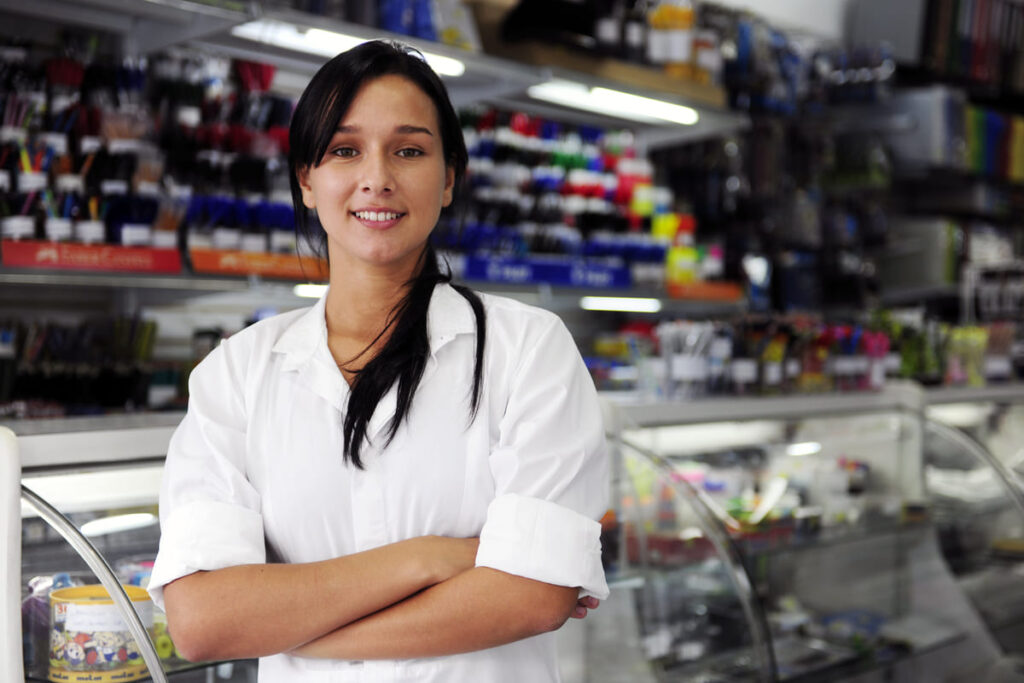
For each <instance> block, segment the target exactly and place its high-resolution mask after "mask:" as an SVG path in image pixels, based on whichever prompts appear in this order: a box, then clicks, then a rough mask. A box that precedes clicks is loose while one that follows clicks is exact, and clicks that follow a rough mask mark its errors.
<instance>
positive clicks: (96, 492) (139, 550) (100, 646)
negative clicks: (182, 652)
mask: <svg viewBox="0 0 1024 683" xmlns="http://www.w3.org/2000/svg"><path fill="white" fill-rule="evenodd" d="M161 470H162V465H160V464H148V465H121V466H118V467H116V468H100V469H94V470H91V471H60V472H45V473H44V472H39V473H30V474H26V475H25V476H24V477H23V479H22V481H23V483H24V484H25V486H26V487H27V488H29V489H30V490H31V491H33V492H34V493H36V494H38V495H39V497H41V498H42V499H43V500H44V501H46V502H47V503H49V504H50V505H52V506H53V507H54V508H55V509H56V510H57V511H59V512H60V513H61V514H62V515H64V517H66V518H67V520H68V521H69V522H70V523H71V524H72V525H73V526H74V527H76V528H77V529H78V530H79V531H81V532H82V533H83V534H84V535H85V536H86V537H87V538H88V539H89V541H90V542H91V544H92V545H93V546H94V547H95V549H96V550H97V551H98V552H99V554H100V555H101V556H102V557H103V558H104V559H105V560H106V562H107V563H108V564H109V565H110V567H111V569H113V571H114V573H115V574H116V576H117V579H118V581H119V582H120V583H121V584H122V585H123V586H126V587H127V590H128V591H129V594H130V595H131V596H132V600H133V606H135V607H136V612H137V613H138V614H139V615H140V617H141V618H142V619H143V622H144V624H145V626H146V628H147V630H148V631H149V633H150V634H151V638H152V640H153V642H154V644H155V645H156V648H157V651H158V654H159V656H160V660H161V664H162V665H163V669H164V670H165V671H167V672H169V673H170V674H171V677H170V680H172V681H177V682H178V683H188V682H191V681H197V682H198V681H205V680H207V672H206V669H208V668H209V666H210V665H209V664H194V663H191V662H188V661H186V660H184V659H183V658H181V657H180V656H179V655H178V653H177V650H176V649H175V647H174V643H173V641H172V640H171V639H170V635H169V634H168V633H167V629H166V618H165V617H164V615H163V613H162V612H161V611H160V610H158V609H156V607H155V606H154V605H152V603H151V602H150V601H149V600H148V596H146V595H145V591H144V590H143V589H144V587H145V586H146V584H147V583H148V577H149V571H150V568H151V566H152V561H153V559H154V558H155V557H156V551H157V545H158V542H159V534H160V531H159V526H158V523H157V507H156V502H157V493H158V490H159V482H160V473H161ZM21 539H22V570H21V578H22V581H21V585H22V629H23V632H24V638H23V640H24V661H25V673H26V680H38V681H47V680H69V678H68V677H72V678H71V679H70V680H85V678H83V677H86V676H93V677H94V678H92V679H90V680H96V681H104V680H110V681H132V680H149V677H148V676H146V673H145V666H144V663H143V662H142V660H141V657H140V652H139V648H138V646H137V645H136V644H135V639H134V638H132V636H131V634H130V633H129V632H128V630H127V627H126V626H124V624H123V622H121V621H119V620H118V618H117V617H116V615H115V614H114V609H115V608H114V607H113V605H107V603H106V601H105V600H103V599H102V595H100V593H102V594H103V595H107V593H106V591H105V589H102V587H101V586H100V584H101V580H100V578H99V577H98V576H97V575H96V574H94V573H93V571H92V569H91V568H90V566H89V564H88V563H87V562H86V561H85V560H84V559H83V558H82V557H81V556H80V555H79V553H78V552H77V551H76V550H75V549H74V548H73V547H72V546H71V545H70V544H69V543H68V542H67V541H65V540H64V538H62V536H61V534H60V533H59V532H58V531H57V530H56V529H54V528H53V527H52V526H51V525H50V524H49V523H48V522H47V521H46V520H44V519H43V518H41V517H40V516H39V515H38V514H37V512H36V510H34V509H33V508H32V507H31V506H30V505H27V504H25V503H23V504H22V533H21ZM65 615H67V618H65ZM86 626H88V628H86ZM228 666H229V667H231V668H232V669H233V670H232V671H231V672H230V673H229V672H228V670H227V669H222V670H223V671H224V673H226V674H228V676H227V677H226V678H221V679H218V680H238V681H243V680H248V676H249V673H248V668H250V667H251V668H254V666H255V662H252V663H249V662H242V663H235V664H234V665H232V664H230V663H228Z"/></svg>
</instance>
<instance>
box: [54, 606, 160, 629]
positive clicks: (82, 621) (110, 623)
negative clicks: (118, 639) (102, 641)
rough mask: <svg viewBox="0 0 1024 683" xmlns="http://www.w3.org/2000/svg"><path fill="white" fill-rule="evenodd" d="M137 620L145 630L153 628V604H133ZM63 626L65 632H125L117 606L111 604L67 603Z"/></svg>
mask: <svg viewBox="0 0 1024 683" xmlns="http://www.w3.org/2000/svg"><path fill="white" fill-rule="evenodd" d="M133 606H134V607H135V610H136V612H138V614H139V618H140V619H142V623H143V625H145V626H146V628H152V626H153V603H152V602H150V601H148V600H145V601H140V602H136V603H133ZM67 607H68V608H67V618H66V621H65V624H64V629H65V630H66V631H78V632H82V633H100V632H103V631H127V630H128V627H127V626H125V623H124V620H123V619H122V618H121V613H120V612H119V611H118V609H117V606H116V605H113V604H100V605H88V604H79V603H75V602H72V603H69V604H68V606H67Z"/></svg>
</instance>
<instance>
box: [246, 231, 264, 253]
mask: <svg viewBox="0 0 1024 683" xmlns="http://www.w3.org/2000/svg"><path fill="white" fill-rule="evenodd" d="M242 251H249V252H253V253H255V254H262V253H265V252H266V251H267V237H266V235H257V234H255V233H246V234H244V235H242Z"/></svg>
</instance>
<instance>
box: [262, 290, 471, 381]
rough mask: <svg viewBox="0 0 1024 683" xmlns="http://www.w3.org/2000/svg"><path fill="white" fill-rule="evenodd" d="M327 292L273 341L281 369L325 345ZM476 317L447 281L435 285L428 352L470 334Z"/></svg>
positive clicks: (292, 367)
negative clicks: (282, 358)
mask: <svg viewBox="0 0 1024 683" xmlns="http://www.w3.org/2000/svg"><path fill="white" fill-rule="evenodd" d="M326 310H327V292H324V294H323V296H321V297H320V299H319V300H318V301H317V302H316V304H314V305H313V306H312V307H311V308H309V309H307V310H306V312H305V313H303V314H302V315H300V316H299V317H298V318H297V319H296V320H294V321H293V322H292V323H291V325H289V326H288V327H287V328H286V329H285V331H284V333H283V334H282V335H281V336H280V337H279V338H278V340H277V343H276V344H274V348H273V350H274V352H275V353H281V354H284V356H285V361H284V366H283V369H285V370H295V369H296V368H298V367H300V366H302V365H305V364H306V363H307V362H308V361H309V360H310V358H312V357H313V355H314V354H315V353H316V352H317V350H318V349H320V348H321V347H322V348H326V347H327V318H326V315H325V312H326ZM475 323H476V318H475V316H474V315H473V309H472V308H471V307H470V305H469V302H468V301H466V299H465V298H463V296H462V295H461V294H459V293H458V292H457V291H455V289H454V288H453V287H452V286H451V285H449V284H448V283H444V282H442V283H439V284H438V285H436V286H435V287H434V292H433V294H432V295H431V297H430V308H429V309H428V310H427V338H428V339H429V340H430V353H431V355H436V354H437V352H438V350H439V349H440V348H441V347H442V346H444V345H445V344H447V343H448V342H450V341H451V340H452V339H455V337H456V336H458V335H460V334H472V333H473V332H474V331H475V329H476V324H475Z"/></svg>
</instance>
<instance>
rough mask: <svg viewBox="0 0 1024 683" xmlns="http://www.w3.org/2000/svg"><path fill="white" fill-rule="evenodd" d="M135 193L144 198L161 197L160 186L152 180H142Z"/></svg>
mask: <svg viewBox="0 0 1024 683" xmlns="http://www.w3.org/2000/svg"><path fill="white" fill-rule="evenodd" d="M135 192H136V193H137V194H139V195H141V196H143V197H159V196H160V185H158V184H157V183H154V182H153V181H152V180H140V181H139V184H138V186H137V187H136V188H135Z"/></svg>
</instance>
